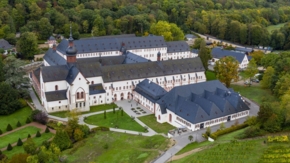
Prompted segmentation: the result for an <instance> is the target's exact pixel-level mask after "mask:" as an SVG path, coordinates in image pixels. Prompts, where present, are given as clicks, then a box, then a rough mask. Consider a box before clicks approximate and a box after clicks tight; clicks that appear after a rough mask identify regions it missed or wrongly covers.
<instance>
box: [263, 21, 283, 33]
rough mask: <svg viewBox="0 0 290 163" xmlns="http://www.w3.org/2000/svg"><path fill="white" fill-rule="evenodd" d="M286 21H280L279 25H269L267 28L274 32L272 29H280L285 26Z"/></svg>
mask: <svg viewBox="0 0 290 163" xmlns="http://www.w3.org/2000/svg"><path fill="white" fill-rule="evenodd" d="M285 24H286V23H280V24H277V25H270V26H268V27H267V30H268V32H269V33H272V31H274V30H276V29H277V30H279V29H280V28H281V27H283V26H284V25H285Z"/></svg>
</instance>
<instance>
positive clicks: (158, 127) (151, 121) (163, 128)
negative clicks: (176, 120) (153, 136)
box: [138, 114, 175, 134]
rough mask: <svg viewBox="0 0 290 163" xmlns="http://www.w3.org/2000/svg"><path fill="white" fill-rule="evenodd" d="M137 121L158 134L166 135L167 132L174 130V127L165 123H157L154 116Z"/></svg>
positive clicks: (140, 118)
mask: <svg viewBox="0 0 290 163" xmlns="http://www.w3.org/2000/svg"><path fill="white" fill-rule="evenodd" d="M138 119H139V120H140V121H142V122H143V123H145V124H146V125H147V126H148V127H150V128H151V129H153V130H154V131H156V132H158V133H165V134H167V133H168V131H169V130H172V129H174V128H175V127H174V126H171V125H170V124H168V123H166V122H165V123H158V122H157V121H156V117H155V115H154V114H151V115H147V116H143V117H139V118H138Z"/></svg>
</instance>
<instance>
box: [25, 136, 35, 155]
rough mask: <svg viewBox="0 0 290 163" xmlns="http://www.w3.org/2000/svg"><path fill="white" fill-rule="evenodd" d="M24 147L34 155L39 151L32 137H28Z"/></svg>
mask: <svg viewBox="0 0 290 163" xmlns="http://www.w3.org/2000/svg"><path fill="white" fill-rule="evenodd" d="M23 149H24V151H25V152H26V153H28V154H31V155H34V154H36V152H37V146H36V144H35V142H34V141H33V140H32V139H31V138H28V139H27V140H26V142H24V143H23Z"/></svg>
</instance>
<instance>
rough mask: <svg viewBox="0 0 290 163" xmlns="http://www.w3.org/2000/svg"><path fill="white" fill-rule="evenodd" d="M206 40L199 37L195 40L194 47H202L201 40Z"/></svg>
mask: <svg viewBox="0 0 290 163" xmlns="http://www.w3.org/2000/svg"><path fill="white" fill-rule="evenodd" d="M203 41H204V38H197V39H195V40H194V43H193V49H200V44H201V42H203Z"/></svg>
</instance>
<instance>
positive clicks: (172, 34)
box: [150, 21, 184, 41]
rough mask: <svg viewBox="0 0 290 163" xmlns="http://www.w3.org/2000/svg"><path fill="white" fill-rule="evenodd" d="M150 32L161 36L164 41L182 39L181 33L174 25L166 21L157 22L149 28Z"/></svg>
mask: <svg viewBox="0 0 290 163" xmlns="http://www.w3.org/2000/svg"><path fill="white" fill-rule="evenodd" d="M150 32H151V33H152V34H154V35H158V36H163V37H164V39H165V40H166V41H178V40H183V39H184V34H183V31H182V30H181V29H180V28H179V27H177V26H176V24H173V23H168V22H166V21H158V22H157V23H154V24H152V25H151V27H150Z"/></svg>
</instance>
